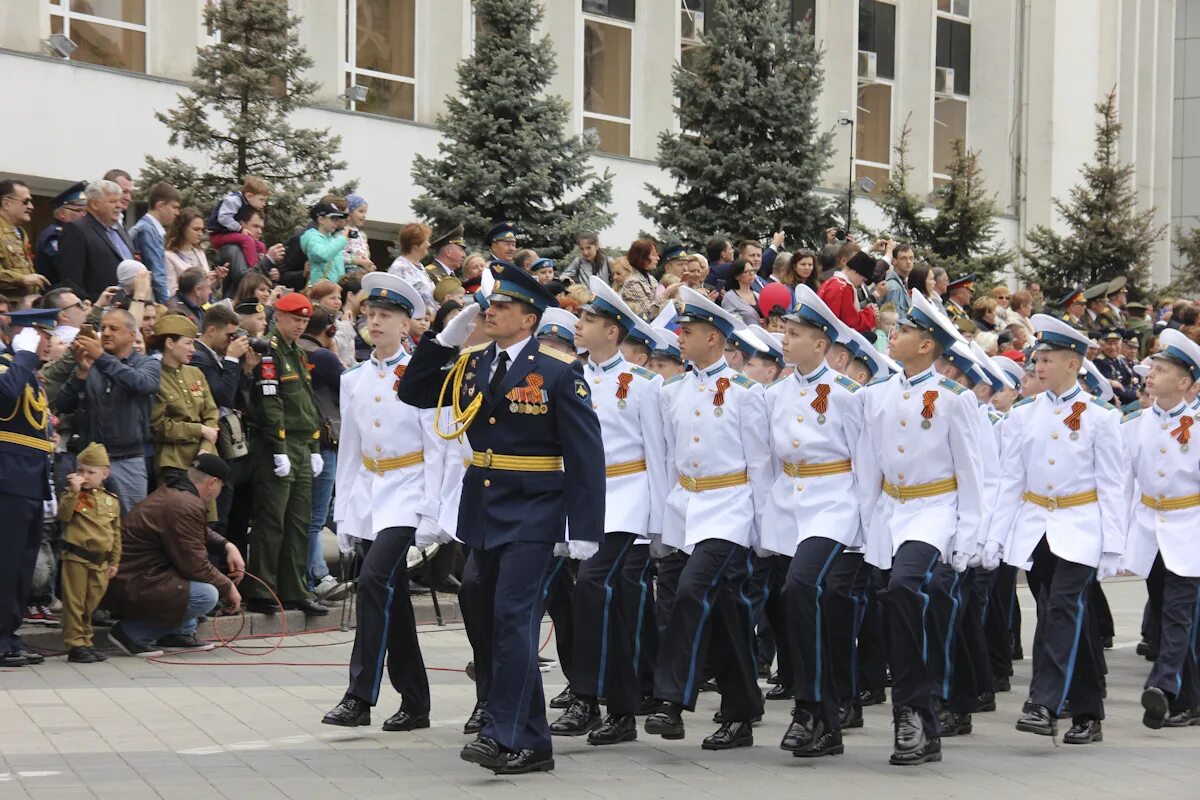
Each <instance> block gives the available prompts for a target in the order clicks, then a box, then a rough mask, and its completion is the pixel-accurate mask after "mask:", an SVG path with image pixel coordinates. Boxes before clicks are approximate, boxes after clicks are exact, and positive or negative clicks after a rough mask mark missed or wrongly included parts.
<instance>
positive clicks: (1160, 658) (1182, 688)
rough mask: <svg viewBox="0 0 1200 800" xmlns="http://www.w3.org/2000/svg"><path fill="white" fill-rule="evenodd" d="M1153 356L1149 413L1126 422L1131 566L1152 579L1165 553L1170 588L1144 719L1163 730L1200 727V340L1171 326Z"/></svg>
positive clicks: (1148, 683)
mask: <svg viewBox="0 0 1200 800" xmlns="http://www.w3.org/2000/svg"><path fill="white" fill-rule="evenodd" d="M1159 344H1160V345H1161V347H1162V349H1161V350H1160V351H1159V352H1158V353H1156V354H1155V355H1154V356H1152V358H1153V359H1154V361H1153V364H1152V365H1151V368H1150V374H1149V375H1148V376H1147V386H1148V388H1149V391H1150V393H1151V395H1152V396H1153V397H1154V405H1153V406H1152V407H1151V408H1150V410H1148V411H1134V412H1133V413H1131V414H1128V415H1127V416H1126V417H1125V418H1124V420H1123V426H1122V427H1124V428H1128V429H1129V431H1128V433H1127V435H1126V441H1127V442H1128V443H1129V445H1130V447H1131V449H1132V452H1133V468H1134V484H1135V490H1134V491H1133V492H1132V498H1134V499H1133V503H1132V510H1131V512H1130V513H1131V519H1130V530H1129V540H1128V543H1127V548H1126V552H1125V560H1124V566H1125V567H1126V568H1127V569H1129V570H1131V571H1132V572H1134V573H1136V574H1138V575H1141V576H1143V577H1149V575H1150V571H1151V568H1152V566H1153V565H1154V563H1155V560H1156V558H1161V564H1162V567H1163V568H1164V569H1163V586H1162V599H1161V612H1160V617H1161V619H1160V621H1159V623H1158V624H1159V630H1158V631H1155V632H1154V633H1156V634H1157V637H1156V638H1157V657H1156V658H1155V659H1154V666H1153V667H1152V668H1151V670H1150V675H1149V677H1147V678H1146V688H1145V691H1143V692H1142V708H1143V709H1144V710H1145V713H1144V714H1143V715H1142V724H1143V725H1145V726H1146V727H1147V728H1151V729H1154V730H1157V729H1159V728H1162V727H1164V726H1165V727H1169V728H1183V727H1187V726H1190V725H1200V667H1198V666H1197V663H1196V639H1197V635H1198V631H1197V629H1196V626H1197V622H1196V616H1195V614H1196V609H1197V608H1198V607H1200V548H1197V534H1196V525H1195V519H1196V518H1195V511H1194V509H1195V508H1196V507H1198V506H1200V468H1198V467H1197V463H1198V462H1197V457H1196V455H1195V452H1194V451H1193V446H1194V442H1193V441H1192V440H1193V439H1194V438H1195V434H1194V433H1193V432H1192V429H1193V428H1194V427H1196V416H1195V412H1194V411H1193V410H1192V409H1191V408H1189V407H1188V403H1187V401H1186V397H1187V394H1188V391H1189V390H1190V389H1191V388H1192V387H1193V386H1194V385H1195V384H1196V382H1197V381H1200V345H1197V344H1196V343H1195V342H1193V341H1192V340H1191V339H1189V338H1188V337H1187V336H1185V335H1184V334H1183V333H1181V332H1180V331H1177V330H1173V329H1167V330H1165V331H1163V332H1162V333H1161V334H1160V335H1159Z"/></svg>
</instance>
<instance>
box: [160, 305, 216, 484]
mask: <svg viewBox="0 0 1200 800" xmlns="http://www.w3.org/2000/svg"><path fill="white" fill-rule="evenodd" d="M196 335H197V331H196V326H195V325H193V324H192V321H191V320H189V319H187V318H186V317H183V316H181V315H179V314H167V315H165V316H164V317H163V318H162V319H160V320H159V321H158V323H157V324H156V325H155V326H154V338H155V340H156V341H155V344H156V345H157V347H158V348H159V349H161V350H162V377H161V378H160V380H159V387H158V396H157V397H155V399H154V408H153V410H152V411H151V413H150V430H151V431H152V432H153V433H154V445H155V448H154V472H155V475H156V477H157V480H158V483H162V482H163V479H164V478H165V477H166V475H167V473H169V472H183V471H184V470H186V469H187V468H188V466H189V465H190V464H191V463H192V461H194V460H195V458H196V456H197V455H198V454H199V453H214V452H216V449H217V433H218V428H217V421H218V417H217V404H216V403H214V402H213V397H212V393H211V392H210V391H209V390H208V381H206V380H205V379H204V373H203V372H201V371H200V370H198V369H196V368H195V367H193V366H191V361H192V354H193V353H194V352H195V350H196Z"/></svg>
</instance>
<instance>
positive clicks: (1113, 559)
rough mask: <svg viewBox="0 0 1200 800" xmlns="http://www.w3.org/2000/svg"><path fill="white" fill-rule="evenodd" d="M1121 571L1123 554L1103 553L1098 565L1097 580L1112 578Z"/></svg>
mask: <svg viewBox="0 0 1200 800" xmlns="http://www.w3.org/2000/svg"><path fill="white" fill-rule="evenodd" d="M1120 571H1121V556H1120V554H1119V553H1101V554H1100V566H1098V567H1096V580H1098V581H1102V580H1105V579H1107V578H1111V577H1112V576H1114V575H1116V574H1117V573H1118V572H1120Z"/></svg>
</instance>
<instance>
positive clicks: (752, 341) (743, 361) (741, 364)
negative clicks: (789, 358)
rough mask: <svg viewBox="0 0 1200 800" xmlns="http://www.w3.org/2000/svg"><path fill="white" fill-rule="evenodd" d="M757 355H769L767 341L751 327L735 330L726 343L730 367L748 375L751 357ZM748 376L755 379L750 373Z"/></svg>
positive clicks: (726, 356) (726, 355)
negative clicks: (761, 338)
mask: <svg viewBox="0 0 1200 800" xmlns="http://www.w3.org/2000/svg"><path fill="white" fill-rule="evenodd" d="M757 355H767V343H766V342H763V341H761V340H760V339H759V338H758V336H757V335H756V334H754V333H751V332H750V329H749V328H742V329H740V330H735V331H734V332H733V335H732V336H731V337H730V338H729V341H728V342H726V343H725V359H726V361H728V362H729V367H730V368H731V369H733V370H735V371H737V372H739V373H741V374H743V375H746V366H747V365H748V364H749V363H750V359H752V358H754V357H755V356H757ZM768 358H769V356H768ZM746 377H747V378H750V380H754V378H751V377H750V376H749V375H746Z"/></svg>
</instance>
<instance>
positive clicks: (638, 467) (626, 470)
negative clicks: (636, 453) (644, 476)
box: [604, 458, 646, 478]
mask: <svg viewBox="0 0 1200 800" xmlns="http://www.w3.org/2000/svg"><path fill="white" fill-rule="evenodd" d="M645 471H646V459H644V458H639V459H638V460H637V461H622V462H621V463H620V464H609V465H608V466H607V467H605V468H604V477H606V478H620V477H621V476H622V475H637V474H638V473H639V472H645Z"/></svg>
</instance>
